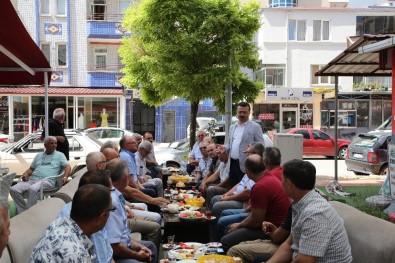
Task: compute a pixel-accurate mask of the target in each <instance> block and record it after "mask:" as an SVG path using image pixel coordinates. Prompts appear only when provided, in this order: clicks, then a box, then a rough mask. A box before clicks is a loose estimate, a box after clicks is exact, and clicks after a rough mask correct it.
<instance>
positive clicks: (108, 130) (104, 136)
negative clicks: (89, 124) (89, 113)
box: [84, 127, 133, 143]
mask: <svg viewBox="0 0 395 263" xmlns="http://www.w3.org/2000/svg"><path fill="white" fill-rule="evenodd" d="M84 133H85V134H86V135H87V136H88V137H89V138H93V139H97V140H98V141H100V142H102V143H104V142H106V141H108V140H110V141H113V142H116V143H119V141H120V140H121V138H122V137H123V136H124V135H126V134H130V135H133V132H130V131H128V130H125V129H120V128H114V127H97V128H90V129H86V130H84Z"/></svg>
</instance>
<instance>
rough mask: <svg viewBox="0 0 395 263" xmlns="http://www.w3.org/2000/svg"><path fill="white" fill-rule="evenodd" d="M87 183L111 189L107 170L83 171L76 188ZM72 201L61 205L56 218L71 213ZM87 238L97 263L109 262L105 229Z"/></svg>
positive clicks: (110, 254)
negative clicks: (91, 244) (90, 242)
mask: <svg viewBox="0 0 395 263" xmlns="http://www.w3.org/2000/svg"><path fill="white" fill-rule="evenodd" d="M88 184H100V185H103V186H105V187H107V188H108V189H109V190H111V188H112V185H111V178H110V172H109V171H108V170H96V171H87V172H85V173H84V174H83V175H82V177H81V179H80V181H79V184H78V189H79V188H81V187H83V186H84V185H88ZM71 205H72V203H71V202H70V203H67V204H65V205H64V206H63V208H62V210H61V211H60V212H59V214H58V218H61V217H69V216H70V213H71ZM89 239H90V240H91V241H92V243H93V245H94V250H95V255H96V262H97V263H109V262H113V261H112V248H111V245H110V242H109V241H108V235H107V232H106V230H105V229H104V228H103V229H102V230H99V231H97V232H96V233H93V234H92V235H91V236H90V237H89Z"/></svg>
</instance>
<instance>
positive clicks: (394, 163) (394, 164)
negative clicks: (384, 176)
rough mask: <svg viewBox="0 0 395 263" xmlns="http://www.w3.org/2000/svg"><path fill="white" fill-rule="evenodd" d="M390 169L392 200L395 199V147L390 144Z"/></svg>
mask: <svg viewBox="0 0 395 263" xmlns="http://www.w3.org/2000/svg"><path fill="white" fill-rule="evenodd" d="M388 158H389V162H388V168H389V174H390V186H391V198H393V199H395V145H393V144H388Z"/></svg>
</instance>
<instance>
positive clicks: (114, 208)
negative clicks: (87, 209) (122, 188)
mask: <svg viewBox="0 0 395 263" xmlns="http://www.w3.org/2000/svg"><path fill="white" fill-rule="evenodd" d="M115 210H117V208H116V207H115V206H114V207H111V208H108V209H106V210H104V212H114V211H115Z"/></svg>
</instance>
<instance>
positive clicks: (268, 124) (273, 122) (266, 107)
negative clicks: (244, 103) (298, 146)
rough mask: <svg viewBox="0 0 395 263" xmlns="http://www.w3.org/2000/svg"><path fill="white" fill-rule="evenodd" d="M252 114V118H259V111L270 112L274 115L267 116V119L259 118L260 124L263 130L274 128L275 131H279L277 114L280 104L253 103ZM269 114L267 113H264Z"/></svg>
mask: <svg viewBox="0 0 395 263" xmlns="http://www.w3.org/2000/svg"><path fill="white" fill-rule="evenodd" d="M252 110H253V116H254V119H260V118H259V114H261V113H266V114H270V113H272V114H273V115H274V119H273V118H268V119H262V118H261V119H260V121H261V126H262V128H263V129H264V130H266V131H268V130H273V129H275V130H276V131H280V128H281V127H280V126H281V125H280V123H279V120H280V118H279V116H280V104H275V103H273V104H254V106H253V108H252ZM266 116H269V115H265V117H266Z"/></svg>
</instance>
